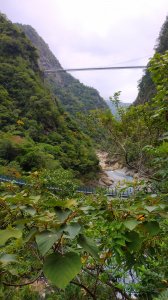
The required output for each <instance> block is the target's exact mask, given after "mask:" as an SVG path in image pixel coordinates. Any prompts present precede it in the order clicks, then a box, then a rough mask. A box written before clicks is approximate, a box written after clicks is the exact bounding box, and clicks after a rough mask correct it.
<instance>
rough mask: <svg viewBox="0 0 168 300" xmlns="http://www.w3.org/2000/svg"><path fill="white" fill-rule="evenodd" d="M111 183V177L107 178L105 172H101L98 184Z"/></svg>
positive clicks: (105, 184) (107, 184)
mask: <svg viewBox="0 0 168 300" xmlns="http://www.w3.org/2000/svg"><path fill="white" fill-rule="evenodd" d="M113 183H114V181H113V180H112V179H111V178H109V177H108V175H107V174H106V173H103V174H102V176H101V178H100V180H99V185H100V186H111V185H112V184H113Z"/></svg>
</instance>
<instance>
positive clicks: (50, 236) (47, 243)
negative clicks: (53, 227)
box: [36, 230, 62, 256]
mask: <svg viewBox="0 0 168 300" xmlns="http://www.w3.org/2000/svg"><path fill="white" fill-rule="evenodd" d="M61 234H62V230H58V232H54V233H53V232H51V231H47V230H46V231H43V232H42V233H40V234H37V235H36V243H37V246H38V249H39V251H40V253H41V254H42V255H43V256H44V255H45V254H46V253H47V252H48V250H49V249H51V247H52V246H53V244H54V243H55V242H57V241H58V240H59V239H60V237H61Z"/></svg>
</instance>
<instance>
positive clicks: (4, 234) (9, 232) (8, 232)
mask: <svg viewBox="0 0 168 300" xmlns="http://www.w3.org/2000/svg"><path fill="white" fill-rule="evenodd" d="M21 237H22V231H20V230H18V229H14V228H10V229H4V230H0V245H1V246H3V245H4V244H5V243H6V242H7V240H9V239H10V238H16V239H19V238H21Z"/></svg>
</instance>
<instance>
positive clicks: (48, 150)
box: [0, 14, 98, 174]
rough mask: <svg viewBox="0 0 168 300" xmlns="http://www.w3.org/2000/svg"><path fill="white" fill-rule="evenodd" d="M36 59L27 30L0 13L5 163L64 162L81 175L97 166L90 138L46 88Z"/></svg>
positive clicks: (0, 154)
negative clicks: (24, 31) (26, 34)
mask: <svg viewBox="0 0 168 300" xmlns="http://www.w3.org/2000/svg"><path fill="white" fill-rule="evenodd" d="M37 59H38V55H37V52H36V49H35V48H34V46H33V45H32V44H31V42H30V41H29V40H28V38H27V37H26V36H25V34H24V33H23V32H22V31H21V30H20V29H19V28H18V27H17V26H15V25H13V24H12V23H11V22H10V21H8V20H7V19H6V18H5V17H4V16H3V15H2V14H1V15H0V119H1V132H0V134H1V141H0V159H1V164H2V165H8V164H10V163H11V162H13V161H14V162H16V163H17V164H19V166H20V167H21V168H22V169H23V170H27V171H29V170H31V169H33V168H41V167H48V165H49V164H50V165H54V162H55V161H59V162H60V163H61V165H62V166H63V167H64V168H72V169H74V170H76V171H78V172H80V173H82V174H84V173H88V172H90V171H93V170H95V169H97V164H98V161H97V158H96V155H95V153H94V150H93V147H92V144H91V141H90V139H89V137H88V136H86V135H85V134H83V133H82V132H81V131H80V130H79V129H78V127H77V125H76V123H75V122H74V121H72V120H71V118H70V117H69V115H68V113H66V112H65V111H64V110H63V109H62V107H60V106H59V103H58V101H57V98H56V97H54V96H52V95H51V93H50V91H49V90H47V89H46V88H45V87H44V84H43V77H42V73H41V71H40V69H39V66H38V62H37ZM47 162H48V165H47Z"/></svg>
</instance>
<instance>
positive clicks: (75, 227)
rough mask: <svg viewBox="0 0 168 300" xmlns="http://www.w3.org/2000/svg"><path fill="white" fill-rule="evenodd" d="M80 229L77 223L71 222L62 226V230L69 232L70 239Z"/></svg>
mask: <svg viewBox="0 0 168 300" xmlns="http://www.w3.org/2000/svg"><path fill="white" fill-rule="evenodd" d="M80 230H81V226H80V225H79V223H71V224H69V225H65V227H64V228H63V231H64V232H67V233H68V234H69V237H70V239H74V238H75V237H76V236H77V235H78V234H79V232H80Z"/></svg>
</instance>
